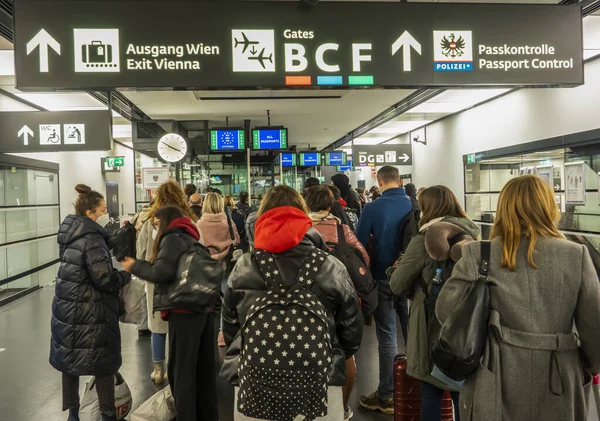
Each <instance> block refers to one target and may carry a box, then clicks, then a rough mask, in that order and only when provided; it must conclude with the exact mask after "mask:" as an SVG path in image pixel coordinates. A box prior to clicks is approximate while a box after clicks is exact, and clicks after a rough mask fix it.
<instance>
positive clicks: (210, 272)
mask: <svg viewBox="0 0 600 421" xmlns="http://www.w3.org/2000/svg"><path fill="white" fill-rule="evenodd" d="M222 281H223V265H222V263H221V262H219V261H217V260H214V259H213V258H211V257H210V252H209V251H208V249H207V248H206V247H204V246H203V245H202V244H200V243H194V244H192V245H191V246H190V247H189V249H188V250H187V251H185V252H184V253H183V254H182V255H181V257H180V258H179V263H178V266H177V278H176V280H175V282H172V283H170V284H157V285H156V287H155V293H154V310H155V311H162V310H173V309H176V308H177V309H183V310H187V311H191V312H194V313H209V312H211V311H213V310H218V309H220V308H221V282H222Z"/></svg>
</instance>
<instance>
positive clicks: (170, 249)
mask: <svg viewBox="0 0 600 421" xmlns="http://www.w3.org/2000/svg"><path fill="white" fill-rule="evenodd" d="M196 243H198V240H197V239H195V238H194V237H192V236H191V235H190V234H188V233H187V232H186V230H185V229H183V228H171V229H169V230H168V231H167V232H165V233H164V234H163V236H162V237H161V238H160V247H159V249H158V255H157V256H156V261H155V262H154V263H150V262H147V261H145V260H136V261H135V263H134V264H133V265H132V266H131V273H132V274H133V275H135V276H137V277H138V278H140V279H144V280H145V281H148V282H152V283H153V284H156V287H155V288H154V309H153V310H155V311H158V310H173V309H174V306H172V305H171V304H170V299H169V294H168V288H169V284H172V283H173V282H175V280H176V279H177V275H178V274H181V272H182V269H181V265H182V264H183V262H180V259H181V256H182V255H183V253H185V252H186V251H187V250H189V248H190V247H191V246H192V244H196Z"/></svg>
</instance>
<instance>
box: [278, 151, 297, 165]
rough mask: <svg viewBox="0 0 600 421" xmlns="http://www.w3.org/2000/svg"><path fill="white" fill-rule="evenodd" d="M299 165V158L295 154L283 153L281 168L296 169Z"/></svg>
mask: <svg viewBox="0 0 600 421" xmlns="http://www.w3.org/2000/svg"><path fill="white" fill-rule="evenodd" d="M296 165H298V157H297V155H296V154H295V153H282V154H281V166H282V167H295V166H296Z"/></svg>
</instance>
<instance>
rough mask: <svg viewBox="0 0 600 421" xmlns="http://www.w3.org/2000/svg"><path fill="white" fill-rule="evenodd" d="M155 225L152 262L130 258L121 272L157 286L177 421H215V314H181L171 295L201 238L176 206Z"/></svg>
mask: <svg viewBox="0 0 600 421" xmlns="http://www.w3.org/2000/svg"><path fill="white" fill-rule="evenodd" d="M152 224H153V225H154V227H155V228H156V229H157V230H158V233H157V236H156V241H155V242H154V249H153V252H152V257H151V258H150V262H147V261H145V260H136V259H132V258H130V257H127V258H125V260H124V261H123V262H122V263H123V267H124V268H125V269H126V270H128V271H130V272H131V273H132V274H134V275H135V276H137V277H139V278H141V279H145V280H147V281H148V282H152V283H154V284H157V285H156V288H155V289H154V309H153V310H155V311H160V312H161V317H162V318H163V320H168V321H169V365H168V373H169V382H170V385H171V391H172V392H173V396H174V398H175V408H176V409H177V419H178V420H180V421H196V420H204V421H217V420H218V419H219V412H218V406H217V379H216V377H217V369H216V365H215V347H216V339H217V338H216V333H215V311H216V310H217V309H216V308H207V309H206V311H205V312H203V313H198V312H192V311H189V310H185V309H181V308H178V306H177V305H176V304H175V303H174V301H173V298H172V296H171V295H170V289H169V286H170V285H171V284H173V283H174V282H179V280H178V277H179V276H181V273H182V272H183V271H184V270H185V264H182V262H184V261H185V259H182V256H183V255H184V253H186V252H187V251H188V250H190V248H191V247H192V246H194V245H195V244H198V240H199V239H200V233H199V232H198V228H196V225H194V222H193V221H192V220H191V219H190V218H188V217H187V216H184V213H183V211H182V210H181V209H179V208H177V207H175V206H165V207H162V208H160V209H159V210H158V211H157V212H156V214H155V215H154V220H153V221H152ZM199 247H201V248H202V249H203V250H204V253H205V256H206V259H208V260H211V259H210V253H209V252H208V249H206V248H204V247H202V246H199ZM197 252H200V251H197ZM216 267H217V265H216V264H215V268H216ZM192 270H193V266H191V267H190V276H194V275H191V273H192ZM215 276H216V275H215ZM216 277H217V278H218V279H219V281H220V280H221V277H222V275H221V273H220V272H218V276H216ZM216 284H217V283H216V282H215V285H216ZM216 306H217V307H218V303H217V304H216Z"/></svg>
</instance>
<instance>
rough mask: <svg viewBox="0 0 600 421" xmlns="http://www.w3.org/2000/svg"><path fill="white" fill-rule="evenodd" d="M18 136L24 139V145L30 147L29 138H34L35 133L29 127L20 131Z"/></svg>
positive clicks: (25, 126) (24, 127)
mask: <svg viewBox="0 0 600 421" xmlns="http://www.w3.org/2000/svg"><path fill="white" fill-rule="evenodd" d="M18 136H19V137H22V138H23V145H29V136H31V137H34V135H33V131H32V130H31V129H30V128H29V127H27V125H24V126H23V127H22V128H21V130H19V133H18Z"/></svg>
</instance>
